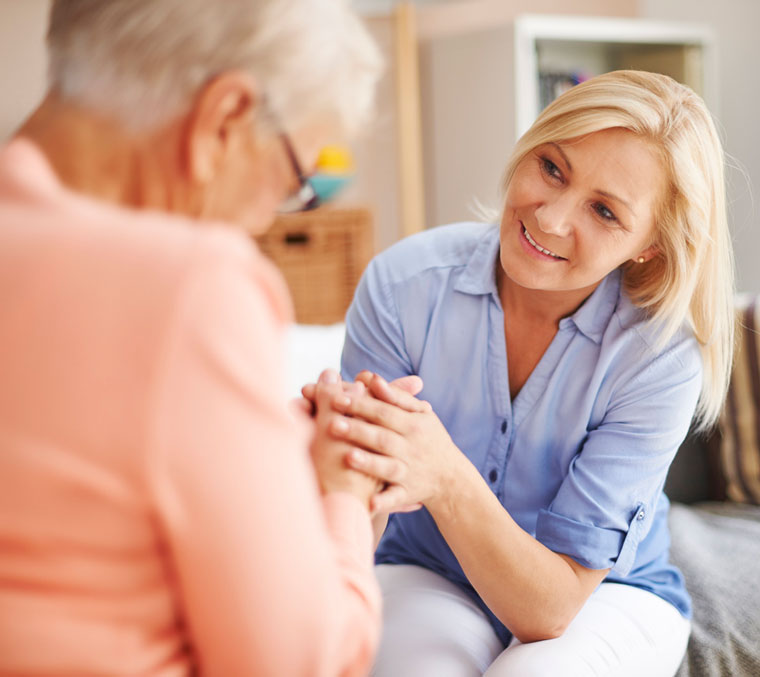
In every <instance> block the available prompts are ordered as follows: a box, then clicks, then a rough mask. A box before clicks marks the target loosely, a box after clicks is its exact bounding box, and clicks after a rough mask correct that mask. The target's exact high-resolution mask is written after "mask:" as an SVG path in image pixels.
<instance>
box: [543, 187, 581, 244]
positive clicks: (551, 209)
mask: <svg viewBox="0 0 760 677" xmlns="http://www.w3.org/2000/svg"><path fill="white" fill-rule="evenodd" d="M575 209H576V203H575V200H574V199H573V197H572V196H571V195H569V194H567V193H566V194H563V195H555V196H553V197H552V198H551V199H550V200H546V201H544V202H542V203H541V204H540V205H539V206H538V207H537V208H536V212H535V215H536V223H537V225H538V228H539V230H540V231H541V232H542V233H546V234H547V235H554V236H556V237H567V236H568V235H570V234H571V233H572V232H573V222H574V220H575Z"/></svg>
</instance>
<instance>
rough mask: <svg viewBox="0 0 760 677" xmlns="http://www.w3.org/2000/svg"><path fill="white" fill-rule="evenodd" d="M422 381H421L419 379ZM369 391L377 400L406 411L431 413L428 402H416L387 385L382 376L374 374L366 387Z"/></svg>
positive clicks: (406, 394)
mask: <svg viewBox="0 0 760 677" xmlns="http://www.w3.org/2000/svg"><path fill="white" fill-rule="evenodd" d="M420 380H422V379H420ZM368 388H369V391H370V392H371V393H372V394H373V395H374V396H375V397H376V398H378V399H379V400H382V401H383V402H387V403H388V404H393V405H395V406H397V407H400V408H401V409H405V410H406V411H412V412H417V413H428V412H431V411H433V408H432V407H431V406H430V402H425V401H424V400H418V399H417V398H416V397H414V396H413V395H410V394H409V393H408V392H404V391H403V390H402V389H401V388H395V387H393V386H392V385H391V384H389V383H388V382H387V381H386V380H385V379H384V378H383V377H382V376H380V375H379V374H375V375H374V376H373V377H372V380H371V381H370V382H369V385H368Z"/></svg>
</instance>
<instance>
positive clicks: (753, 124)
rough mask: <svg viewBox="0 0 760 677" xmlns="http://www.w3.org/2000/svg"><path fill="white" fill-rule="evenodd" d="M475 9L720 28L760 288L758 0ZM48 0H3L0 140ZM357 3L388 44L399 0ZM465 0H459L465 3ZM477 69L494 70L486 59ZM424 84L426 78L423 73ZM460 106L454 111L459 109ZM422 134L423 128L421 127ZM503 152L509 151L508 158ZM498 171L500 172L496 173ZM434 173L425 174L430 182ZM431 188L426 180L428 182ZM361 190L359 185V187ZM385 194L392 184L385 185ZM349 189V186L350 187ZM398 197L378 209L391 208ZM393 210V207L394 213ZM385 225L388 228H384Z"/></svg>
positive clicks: (736, 203)
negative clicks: (386, 18)
mask: <svg viewBox="0 0 760 677" xmlns="http://www.w3.org/2000/svg"><path fill="white" fill-rule="evenodd" d="M446 2H447V0H417V2H416V3H415V5H417V6H418V8H419V13H418V26H417V29H418V31H422V32H424V31H425V30H428V27H427V26H426V25H425V24H424V23H423V22H424V21H425V11H426V10H429V9H430V8H431V7H435V6H442V5H444V4H445V3H446ZM469 2H470V3H471V7H472V10H473V11H472V13H471V14H472V16H475V15H476V14H477V12H478V10H479V8H481V7H484V6H486V5H489V6H490V7H491V8H493V7H494V6H498V7H499V10H498V11H499V13H500V14H501V15H503V16H502V17H501V18H509V17H514V16H517V15H518V14H521V13H527V12H530V13H534V14H535V13H547V14H550V13H558V14H579V15H589V16H593V15H596V16H616V17H643V18H649V19H667V20H671V21H687V22H690V23H691V22H703V23H705V24H708V25H709V26H710V27H711V28H712V29H713V31H714V32H715V35H716V40H717V64H718V79H717V80H718V81H717V90H718V91H717V94H718V98H717V101H718V104H717V109H716V110H714V111H713V113H714V114H715V115H716V117H717V119H718V121H719V124H720V126H721V128H722V133H723V137H724V140H725V147H726V150H727V152H728V153H729V155H730V156H731V163H732V165H733V166H732V168H731V169H730V170H729V172H728V181H729V201H730V209H731V223H732V228H733V232H734V240H735V250H736V259H737V265H738V270H739V280H738V286H739V289H740V290H746V291H752V292H760V265H758V264H757V262H756V258H757V257H758V256H760V207H759V206H758V204H757V201H756V200H754V199H753V189H754V192H759V191H760V123H758V122H757V119H758V116H759V115H760V74H758V67H757V65H756V61H757V60H756V56H755V53H756V50H755V46H756V43H757V31H758V28H760V1H758V0H723V1H722V2H715V1H714V0H500V1H499V2H498V3H495V2H490V3H489V1H488V0H469ZM48 4H49V0H0V140H2V139H5V138H7V137H8V136H9V135H11V134H12V132H13V130H14V129H15V128H16V127H17V126H18V124H19V123H20V122H21V121H22V120H23V118H24V116H25V115H26V114H27V113H28V112H29V111H31V110H32V109H33V108H34V106H35V105H36V104H37V103H38V102H39V100H40V98H41V96H42V95H43V93H44V88H45V84H44V83H45V58H44V31H45V21H46V14H47V9H48ZM355 4H356V6H357V8H358V9H359V10H360V11H361V12H362V13H364V14H366V15H367V16H368V20H370V22H372V21H373V20H374V21H375V22H376V23H375V24H374V25H375V28H374V29H373V30H375V32H376V33H377V34H378V37H379V39H380V41H381V43H384V44H385V46H386V48H390V47H388V45H390V42H389V38H388V35H387V34H386V33H384V32H383V31H385V30H386V29H385V27H384V26H383V24H382V23H377V17H378V16H380V17H381V16H382V15H383V14H384V13H389V12H391V11H392V10H393V8H394V7H395V5H396V4H397V3H396V2H395V1H394V0H355ZM460 4H461V3H460ZM473 77H482V78H491V77H492V72H489V69H488V67H484V68H483V69H482V70H480V69H479V70H478V72H477V73H475V72H474V73H473ZM419 86H420V88H422V89H424V88H425V87H426V83H425V82H424V81H421V82H420V83H419ZM391 93H392V88H391V87H390V85H389V83H388V82H386V83H385V85H381V90H380V97H381V100H380V108H381V111H382V110H383V107H384V106H387V101H385V99H386V98H387V97H389V96H391ZM455 113H456V111H454V112H453V114H455ZM381 117H382V116H381ZM423 137H424V130H423ZM505 159H506V158H505ZM358 160H359V161H360V162H359V167H360V171H361V168H362V166H364V167H365V168H366V171H365V174H364V178H363V179H362V178H360V179H359V181H358V183H359V187H360V188H361V185H362V184H361V181H363V180H364V181H366V182H368V183H370V182H374V183H375V184H376V185H378V186H380V187H381V190H382V189H383V186H384V182H387V181H388V180H389V179H388V177H389V176H390V173H391V170H390V167H388V166H386V164H384V163H383V161H380V160H379V159H378V161H377V162H373V161H372V160H373V158H372V152H371V149H370V150H369V151H367V152H366V153H365V155H364V156H360V157H359V158H358ZM494 178H495V179H498V177H494ZM430 180H431V179H430V177H426V182H427V183H429V181H430ZM426 190H429V186H426ZM359 192H361V191H359ZM387 192H388V194H389V195H390V193H391V192H392V188H391V187H390V186H389V187H388V191H387ZM349 195H350V193H349ZM392 203H393V199H392V198H389V200H388V201H387V204H385V205H380V207H379V208H380V209H391V208H392V207H393V204H392ZM393 216H394V215H393V214H391V215H390V217H391V220H393ZM386 230H387V229H386ZM396 237H397V233H396V232H391V231H388V232H380V233H378V235H377V237H376V248H377V249H381V248H383V247H385V246H387V245H388V244H390V243H391V242H392V241H393V240H394V239H395V238H396Z"/></svg>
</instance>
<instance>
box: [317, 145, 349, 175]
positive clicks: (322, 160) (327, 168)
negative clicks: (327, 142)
mask: <svg viewBox="0 0 760 677" xmlns="http://www.w3.org/2000/svg"><path fill="white" fill-rule="evenodd" d="M316 169H317V171H318V172H324V173H327V174H351V173H352V172H353V171H354V161H353V158H352V157H351V151H350V150H349V149H348V148H346V147H345V146H325V147H324V148H322V150H320V151H319V157H317V167H316Z"/></svg>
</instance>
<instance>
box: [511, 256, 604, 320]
mask: <svg viewBox="0 0 760 677" xmlns="http://www.w3.org/2000/svg"><path fill="white" fill-rule="evenodd" d="M597 286H599V283H597V284H595V285H593V286H592V287H587V288H584V289H573V290H570V291H546V290H543V289H528V288H526V287H521V286H520V285H519V284H517V283H516V282H514V281H512V280H511V279H510V278H509V277H507V275H506V273H505V272H504V270H503V269H502V268H501V267H499V268H498V288H499V298H500V300H501V305H502V308H503V309H504V314H505V316H507V317H510V318H515V317H517V318H520V320H521V321H522V322H526V323H527V324H530V325H533V326H539V325H540V326H547V325H551V326H552V327H555V328H557V327H559V322H560V320H561V319H562V318H564V317H568V316H569V315H572V314H573V313H574V312H575V311H576V310H578V308H580V306H581V305H582V304H583V302H584V301H585V300H586V299H587V298H588V297H589V296H590V295H591V294H592V293H593V291H594V289H596V287H597Z"/></svg>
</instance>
